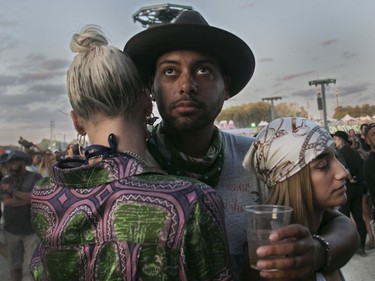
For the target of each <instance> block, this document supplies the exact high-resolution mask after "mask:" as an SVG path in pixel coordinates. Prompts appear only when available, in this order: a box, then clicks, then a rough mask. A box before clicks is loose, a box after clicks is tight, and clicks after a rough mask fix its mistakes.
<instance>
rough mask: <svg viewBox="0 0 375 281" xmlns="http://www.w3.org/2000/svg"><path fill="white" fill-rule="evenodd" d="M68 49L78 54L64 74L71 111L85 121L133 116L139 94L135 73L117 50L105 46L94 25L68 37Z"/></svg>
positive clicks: (127, 60) (125, 56)
mask: <svg viewBox="0 0 375 281" xmlns="http://www.w3.org/2000/svg"><path fill="white" fill-rule="evenodd" d="M70 49H71V50H72V51H73V52H76V53H78V55H76V56H75V58H74V60H73V62H72V63H71V65H70V67H69V70H68V73H67V90H68V95H69V100H70V104H71V106H72V108H73V110H74V111H75V112H76V113H77V114H78V115H79V116H81V117H82V118H84V119H86V120H88V119H91V118H93V117H94V115H95V114H96V113H98V112H100V113H104V114H106V115H107V116H112V117H115V116H118V115H123V116H127V115H129V114H130V113H131V112H136V111H135V110H139V109H137V105H138V104H139V101H140V97H141V93H142V90H143V87H142V82H141V79H140V77H139V74H138V72H137V69H136V67H135V65H134V64H133V62H132V61H131V59H130V58H129V57H128V56H127V55H126V54H125V53H123V52H122V51H121V50H119V49H117V48H115V47H111V46H108V41H107V39H106V37H105V35H104V34H103V32H102V31H101V29H100V27H98V26H96V25H87V26H85V27H83V28H82V30H81V31H80V33H76V34H74V35H73V36H72V41H71V44H70Z"/></svg>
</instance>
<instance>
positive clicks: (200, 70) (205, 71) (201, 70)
mask: <svg viewBox="0 0 375 281" xmlns="http://www.w3.org/2000/svg"><path fill="white" fill-rule="evenodd" d="M210 72H211V71H210V69H209V68H208V67H205V66H202V67H199V68H198V70H197V73H198V74H209V73H210Z"/></svg>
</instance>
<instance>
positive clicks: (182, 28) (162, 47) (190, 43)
mask: <svg viewBox="0 0 375 281" xmlns="http://www.w3.org/2000/svg"><path fill="white" fill-rule="evenodd" d="M173 50H196V51H201V52H207V53H209V54H212V55H215V56H217V57H218V58H219V59H220V61H221V62H222V64H223V69H224V72H225V74H227V75H229V76H230V79H231V84H230V89H229V94H230V96H231V97H232V96H234V95H236V94H238V93H239V92H240V91H241V90H242V89H243V88H244V87H245V86H246V84H247V83H248V82H249V80H250V79H251V77H252V76H253V73H254V69H255V59H254V54H253V52H252V51H251V49H250V48H249V46H248V45H247V44H246V43H245V42H244V41H243V40H241V39H240V38H239V37H237V36H235V35H234V34H232V33H230V32H227V31H225V30H222V29H219V28H216V27H212V26H205V25H192V24H166V25H157V26H154V27H151V28H149V29H147V30H145V31H142V32H140V33H138V34H136V35H135V36H133V37H132V38H131V39H130V40H129V41H128V42H127V43H126V45H125V47H124V52H125V53H127V54H128V55H129V56H130V57H131V59H132V60H133V62H134V63H135V64H136V66H137V68H138V70H139V71H140V72H141V75H142V77H143V78H148V77H149V76H150V75H152V74H153V73H154V72H155V63H156V60H157V58H158V57H159V56H160V55H162V54H164V53H166V52H169V51H173Z"/></svg>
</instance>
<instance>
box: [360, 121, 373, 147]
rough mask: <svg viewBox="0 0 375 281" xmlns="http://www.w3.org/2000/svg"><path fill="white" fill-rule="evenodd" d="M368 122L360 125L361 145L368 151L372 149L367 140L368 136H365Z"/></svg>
mask: <svg viewBox="0 0 375 281" xmlns="http://www.w3.org/2000/svg"><path fill="white" fill-rule="evenodd" d="M367 125H368V124H367V123H363V124H361V126H360V127H359V130H360V132H361V135H360V137H359V141H360V143H361V146H362V148H363V149H364V150H365V151H366V152H369V151H371V147H370V145H369V144H368V143H367V142H366V136H365V131H366V127H367Z"/></svg>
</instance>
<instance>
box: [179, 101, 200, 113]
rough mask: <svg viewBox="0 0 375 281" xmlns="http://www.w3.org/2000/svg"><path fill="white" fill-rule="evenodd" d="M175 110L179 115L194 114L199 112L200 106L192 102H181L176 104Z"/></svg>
mask: <svg viewBox="0 0 375 281" xmlns="http://www.w3.org/2000/svg"><path fill="white" fill-rule="evenodd" d="M174 109H175V110H176V111H177V112H179V113H194V112H196V111H198V109H199V105H198V104H197V103H195V102H192V101H179V102H177V103H176V104H175V106H174Z"/></svg>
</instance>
